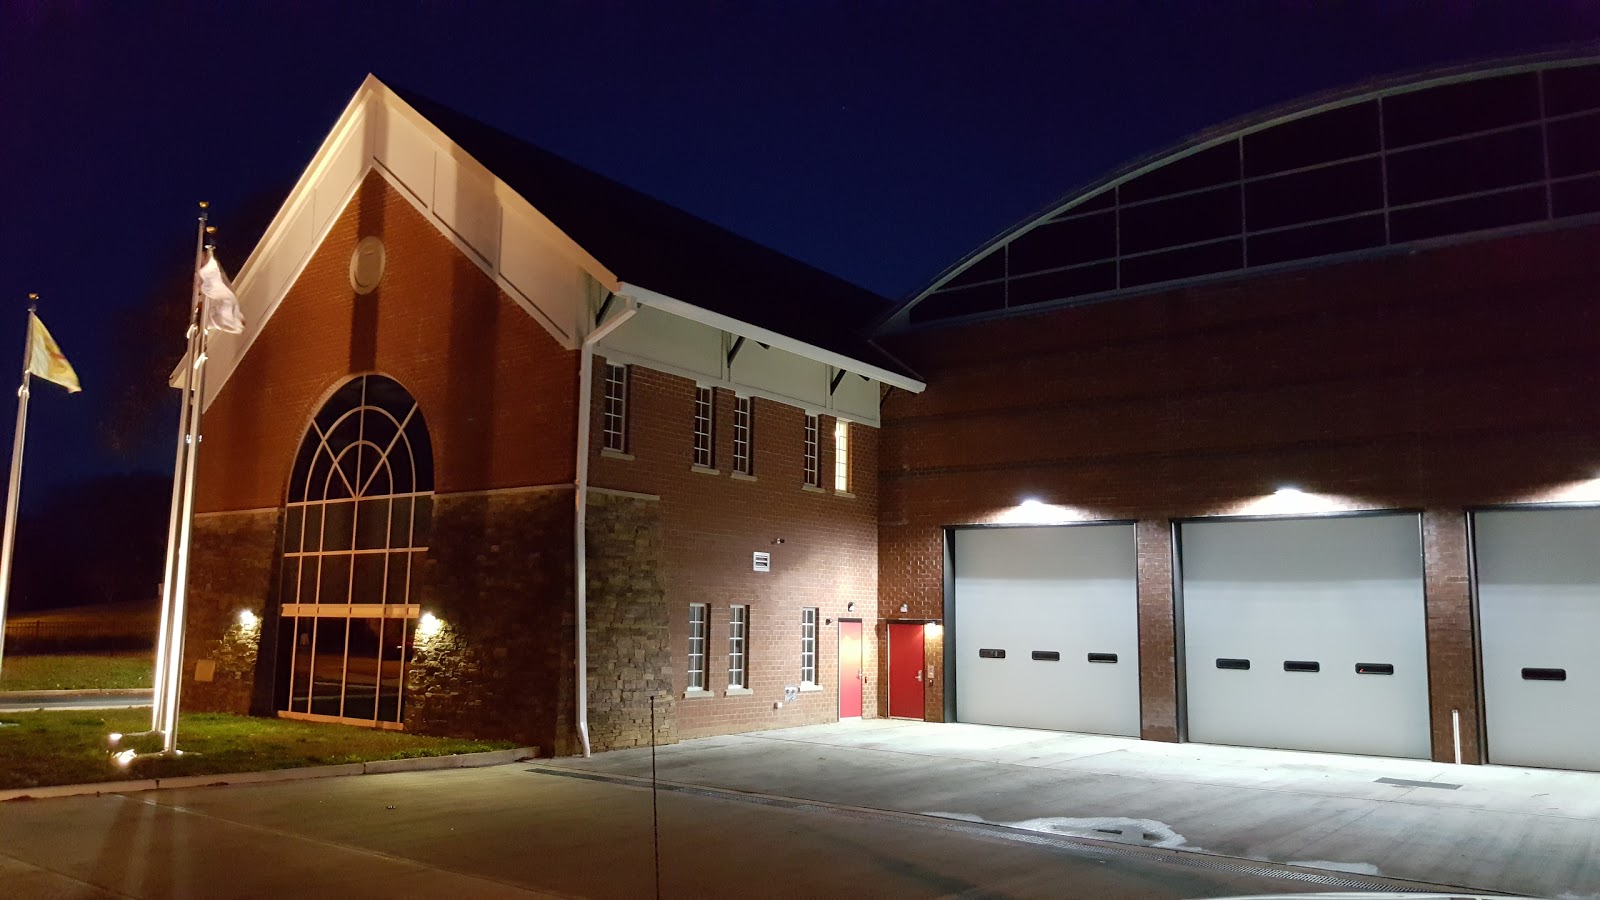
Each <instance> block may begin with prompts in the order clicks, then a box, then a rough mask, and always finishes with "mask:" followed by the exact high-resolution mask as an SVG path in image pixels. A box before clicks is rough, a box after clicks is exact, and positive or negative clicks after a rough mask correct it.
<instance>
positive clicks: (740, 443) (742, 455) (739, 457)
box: [733, 397, 755, 475]
mask: <svg viewBox="0 0 1600 900" xmlns="http://www.w3.org/2000/svg"><path fill="white" fill-rule="evenodd" d="M754 423H755V401H754V400H752V399H751V398H749V397H734V398H733V470H734V471H735V472H738V473H739V474H741V475H751V474H754V473H752V472H751V471H750V456H751V452H752V447H753V445H752V440H751V439H752V438H753V437H754V433H753V427H754Z"/></svg>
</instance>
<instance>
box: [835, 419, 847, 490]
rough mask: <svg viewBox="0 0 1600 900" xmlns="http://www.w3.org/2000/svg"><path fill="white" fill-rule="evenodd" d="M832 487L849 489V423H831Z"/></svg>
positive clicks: (841, 420) (839, 421) (843, 421)
mask: <svg viewBox="0 0 1600 900" xmlns="http://www.w3.org/2000/svg"><path fill="white" fill-rule="evenodd" d="M833 489H834V490H836V491H846V492H848V491H849V490H850V423H849V422H846V421H845V420H843V419H839V420H838V421H836V422H834V423H833Z"/></svg>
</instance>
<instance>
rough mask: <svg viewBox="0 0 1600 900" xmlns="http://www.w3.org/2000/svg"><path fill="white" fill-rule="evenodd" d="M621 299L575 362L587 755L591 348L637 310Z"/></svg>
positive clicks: (576, 568) (576, 522) (582, 726)
mask: <svg viewBox="0 0 1600 900" xmlns="http://www.w3.org/2000/svg"><path fill="white" fill-rule="evenodd" d="M621 299H622V300H623V306H622V311H621V312H619V313H617V315H615V316H613V317H612V319H611V321H609V322H606V323H605V324H603V325H600V326H599V327H597V328H595V329H594V330H593V331H591V332H589V334H588V336H587V337H585V338H584V339H583V348H582V349H581V350H580V351H579V354H578V355H579V357H580V359H579V362H578V410H577V413H578V466H577V477H576V478H575V479H574V481H573V487H574V488H575V493H576V495H577V497H576V499H575V500H574V502H573V505H572V508H573V516H572V549H573V559H572V562H573V566H572V568H573V572H574V573H575V576H574V578H575V581H576V584H575V585H574V587H573V592H572V594H573V597H575V598H576V599H575V604H576V609H575V612H574V617H573V618H574V620H575V623H576V626H577V632H578V635H577V650H578V652H577V657H578V659H577V673H576V674H577V682H578V741H579V742H580V743H581V744H582V745H583V755H584V757H585V758H588V756H589V571H588V569H589V567H588V552H589V542H588V535H587V530H588V525H589V432H590V430H591V429H592V427H593V425H594V417H593V411H594V398H593V392H594V348H595V345H597V344H599V343H600V342H601V341H603V340H605V338H606V336H607V335H609V334H610V333H611V332H613V331H616V330H617V328H619V327H620V326H621V325H622V323H624V322H626V321H628V320H629V319H631V318H633V314H634V313H636V312H638V311H639V307H638V304H637V303H635V302H634V301H633V299H632V298H626V297H624V298H621Z"/></svg>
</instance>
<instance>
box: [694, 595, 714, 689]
mask: <svg viewBox="0 0 1600 900" xmlns="http://www.w3.org/2000/svg"><path fill="white" fill-rule="evenodd" d="M706 610H707V607H706V605H705V604H704V603H691V604H689V682H688V685H689V690H691V691H703V690H705V689H706V635H707V634H708V633H709V632H710V629H711V623H710V622H709V621H708V619H707V616H706Z"/></svg>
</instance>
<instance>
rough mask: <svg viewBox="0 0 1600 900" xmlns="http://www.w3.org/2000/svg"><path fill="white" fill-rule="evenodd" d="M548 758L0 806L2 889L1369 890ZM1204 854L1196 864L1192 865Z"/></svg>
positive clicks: (70, 892)
mask: <svg viewBox="0 0 1600 900" xmlns="http://www.w3.org/2000/svg"><path fill="white" fill-rule="evenodd" d="M652 799H653V798H652V792H651V791H650V790H648V789H646V788H643V787H640V786H637V785H632V784H619V783H617V779H616V778H614V777H612V776H607V775H601V774H583V775H575V774H574V773H573V771H572V770H555V769H551V768H549V767H547V766H546V765H545V764H543V763H537V764H530V763H522V764H513V765H506V766H498V767H494V768H484V769H457V770H446V771H434V772H407V773H399V774H390V775H372V776H362V777H349V778H323V779H317V780H308V781H295V782H282V783H276V784H257V785H248V786H237V787H210V788H193V789H182V790H163V791H151V792H145V793H135V794H107V795H103V796H98V797H93V796H89V797H72V798H63V799H55V800H38V801H14V802H9V803H4V804H0V896H4V897H5V898H7V900H13V898H45V897H51V898H69V897H70V898H106V897H150V898H157V897H159V898H168V897H179V898H182V897H196V898H207V900H210V898H235V897H238V898H245V897H337V898H340V900H355V898H367V897H371V898H375V900H377V898H382V900H395V898H406V897H418V898H424V897H425V898H430V900H431V898H440V897H449V898H455V897H471V898H497V897H506V898H511V897H530V896H583V897H617V898H635V897H648V896H651V895H652V893H653V892H654V890H655V872H656V867H655V859H654V855H653V852H652V850H653V842H652V821H653V819H654V818H656V817H657V815H658V817H659V822H660V838H661V841H660V847H661V863H660V886H661V890H660V896H663V897H671V898H679V897H685V898H686V897H740V898H744V897H847V896H861V897H947V896H965V897H1054V898H1063V897H1065V898H1082V900H1091V898H1093V900H1117V898H1126V900H1134V898H1138V900H1145V898H1157V900H1159V898H1172V900H1177V898H1188V897H1219V896H1235V895H1241V894H1246V895H1257V894H1263V893H1269V892H1270V893H1280V892H1284V891H1296V892H1298V891H1308V890H1328V889H1329V887H1330V886H1344V887H1349V886H1362V887H1372V886H1376V883H1375V882H1373V881H1372V880H1370V879H1359V880H1349V881H1339V880H1330V879H1326V878H1320V877H1319V876H1314V875H1313V876H1310V877H1309V878H1308V876H1307V873H1305V872H1301V871H1293V870H1284V869H1278V868H1274V867H1266V866H1237V865H1217V864H1215V863H1214V862H1212V861H1211V860H1209V859H1208V858H1201V857H1193V856H1186V855H1184V854H1175V853H1170V852H1166V851H1160V850H1145V849H1140V850H1126V851H1119V849H1118V848H1115V847H1094V846H1089V845H1084V844H1082V843H1079V842H1076V841H1071V840H1066V839H1062V838H1059V837H1053V836H1047V835H1039V834H1033V833H1028V832H1020V831H1015V830H1010V829H1000V828H994V827H992V826H985V825H976V824H970V823H962V822H955V821H951V820H940V819H930V818H927V817H920V816H907V815H897V814H892V813H871V812H866V811H861V810H854V809H848V808H839V807H831V806H824V805H818V804H807V803H803V802H794V801H779V800H775V799H772V798H757V797H750V796H748V795H732V794H727V793H723V792H717V791H714V790H701V789H678V790H672V789H668V790H662V791H661V792H660V793H659V796H658V797H657V798H655V799H658V800H659V806H658V808H657V809H654V810H653V808H652ZM1197 860H1198V861H1199V862H1198V863H1197V862H1196V861H1197Z"/></svg>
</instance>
